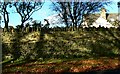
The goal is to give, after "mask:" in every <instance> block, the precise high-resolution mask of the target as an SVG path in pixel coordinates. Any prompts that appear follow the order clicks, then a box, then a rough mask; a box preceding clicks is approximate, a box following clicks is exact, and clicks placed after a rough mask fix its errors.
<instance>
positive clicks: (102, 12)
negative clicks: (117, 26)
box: [100, 8, 106, 19]
mask: <svg viewBox="0 0 120 74" xmlns="http://www.w3.org/2000/svg"><path fill="white" fill-rule="evenodd" d="M100 17H102V18H104V19H106V9H105V8H102V9H101V12H100Z"/></svg>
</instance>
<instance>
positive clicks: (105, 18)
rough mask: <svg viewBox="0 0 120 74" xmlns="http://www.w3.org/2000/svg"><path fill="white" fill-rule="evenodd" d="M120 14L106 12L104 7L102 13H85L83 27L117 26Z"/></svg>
mask: <svg viewBox="0 0 120 74" xmlns="http://www.w3.org/2000/svg"><path fill="white" fill-rule="evenodd" d="M118 19H119V17H118V14H117V13H109V14H108V13H106V9H105V8H102V9H101V12H100V14H98V13H96V14H90V15H84V19H83V23H82V27H83V28H85V27H96V28H98V27H104V28H110V27H115V28H117V27H118V26H119V25H118Z"/></svg>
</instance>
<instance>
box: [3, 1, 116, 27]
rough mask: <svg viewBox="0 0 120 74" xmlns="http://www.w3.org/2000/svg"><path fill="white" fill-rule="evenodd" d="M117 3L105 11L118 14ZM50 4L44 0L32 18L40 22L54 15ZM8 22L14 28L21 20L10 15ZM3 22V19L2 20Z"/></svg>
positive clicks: (15, 15)
mask: <svg viewBox="0 0 120 74" xmlns="http://www.w3.org/2000/svg"><path fill="white" fill-rule="evenodd" d="M117 1H118V0H114V2H113V3H112V4H111V5H110V6H106V7H105V8H106V9H107V12H108V13H118V7H117ZM50 5H51V2H50V1H49V0H46V2H45V3H44V5H43V7H42V8H41V9H40V10H39V11H36V12H35V13H33V15H32V18H33V19H35V20H38V21H42V23H43V20H44V19H45V18H47V17H49V16H51V15H54V14H56V13H55V12H54V11H53V10H52V9H51V8H50V7H51V6H50ZM9 11H10V12H13V9H11V10H10V9H9ZM9 18H10V21H9V26H14V27H16V26H17V25H20V24H21V21H20V20H21V18H20V16H19V14H18V13H11V14H10V15H9ZM2 21H3V19H2ZM1 27H4V22H2V23H1Z"/></svg>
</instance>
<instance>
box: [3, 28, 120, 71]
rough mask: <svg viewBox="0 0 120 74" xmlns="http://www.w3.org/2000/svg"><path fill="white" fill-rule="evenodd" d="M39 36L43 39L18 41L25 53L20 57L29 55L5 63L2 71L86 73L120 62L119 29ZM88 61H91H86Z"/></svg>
mask: <svg viewBox="0 0 120 74" xmlns="http://www.w3.org/2000/svg"><path fill="white" fill-rule="evenodd" d="M36 34H39V33H36ZM28 35H29V36H28V37H30V36H31V37H32V35H30V34H28ZM10 36H11V35H10ZM38 36H39V35H37V36H35V37H36V38H40V39H39V40H37V42H36V43H33V44H32V43H27V42H26V43H19V44H20V47H21V48H19V52H21V53H22V54H21V56H20V57H26V56H28V58H27V59H20V58H18V60H15V61H14V63H8V64H6V65H5V66H4V70H3V72H17V71H20V72H28V71H29V72H32V71H33V72H41V71H43V72H45V71H47V72H49V71H52V72H53V71H56V72H57V71H58V72H66V71H69V72H84V71H90V70H106V69H115V68H117V66H118V65H119V64H117V63H118V57H119V54H120V52H119V51H120V47H119V46H120V40H119V39H120V32H119V31H118V30H117V29H115V30H113V31H111V30H103V31H101V30H95V31H87V30H83V31H68V32H64V31H57V32H48V33H43V34H42V38H41V35H40V37H38ZM4 37H5V36H4ZM21 38H24V36H22V37H21ZM21 38H19V39H21ZM25 38H27V34H26V35H25ZM4 39H5V38H4ZM29 39H30V38H29ZM34 40H36V39H35V38H34ZM6 46H7V44H6ZM6 46H5V47H6ZM6 48H7V47H6ZM4 50H7V49H4ZM31 57H32V58H33V59H31ZM101 60H102V61H101ZM5 61H6V60H5ZM5 61H4V62H5ZM85 61H90V62H88V63H84V62H85ZM109 61H111V62H109ZM93 63H95V64H93ZM112 63H113V65H112ZM99 66H100V67H99ZM9 67H10V68H9ZM84 68H85V69H84Z"/></svg>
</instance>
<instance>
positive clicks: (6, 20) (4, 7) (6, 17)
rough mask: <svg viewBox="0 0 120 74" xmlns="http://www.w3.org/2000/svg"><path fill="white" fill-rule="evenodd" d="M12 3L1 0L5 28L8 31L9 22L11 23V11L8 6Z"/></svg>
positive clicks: (0, 10)
mask: <svg viewBox="0 0 120 74" xmlns="http://www.w3.org/2000/svg"><path fill="white" fill-rule="evenodd" d="M10 4H11V3H10V2H1V3H0V7H1V9H0V13H1V14H2V16H3V19H4V23H5V28H6V29H7V31H8V23H9V12H8V10H7V8H8V7H9V5H10Z"/></svg>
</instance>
